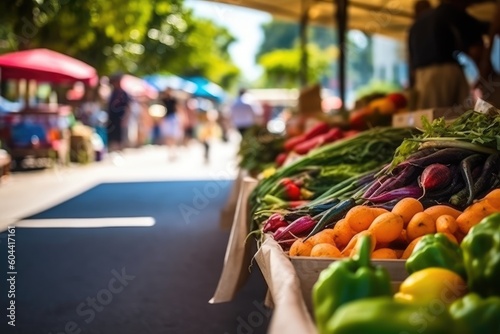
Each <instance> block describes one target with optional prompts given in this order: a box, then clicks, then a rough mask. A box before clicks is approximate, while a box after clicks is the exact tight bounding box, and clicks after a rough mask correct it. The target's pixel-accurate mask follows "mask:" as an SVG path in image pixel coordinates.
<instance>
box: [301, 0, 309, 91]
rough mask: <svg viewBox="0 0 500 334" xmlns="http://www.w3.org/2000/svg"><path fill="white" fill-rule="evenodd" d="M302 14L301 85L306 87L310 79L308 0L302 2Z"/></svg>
mask: <svg viewBox="0 0 500 334" xmlns="http://www.w3.org/2000/svg"><path fill="white" fill-rule="evenodd" d="M300 4H301V10H302V15H301V17H300V85H301V87H306V86H307V83H308V80H307V74H308V70H307V67H308V57H307V25H308V24H309V8H310V7H309V3H308V0H302V1H301V2H300Z"/></svg>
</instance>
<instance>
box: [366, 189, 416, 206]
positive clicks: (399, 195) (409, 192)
mask: <svg viewBox="0 0 500 334" xmlns="http://www.w3.org/2000/svg"><path fill="white" fill-rule="evenodd" d="M422 195H423V191H422V188H420V187H419V186H416V185H411V186H406V187H403V188H399V189H394V190H390V191H386V192H384V193H383V194H380V195H377V196H372V197H370V198H366V200H367V201H370V202H372V203H385V202H389V201H392V200H394V199H403V198H405V197H413V198H420V197H422Z"/></svg>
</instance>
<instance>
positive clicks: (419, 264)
mask: <svg viewBox="0 0 500 334" xmlns="http://www.w3.org/2000/svg"><path fill="white" fill-rule="evenodd" d="M405 266H406V271H407V272H408V273H410V274H412V273H414V272H416V271H419V270H421V269H425V268H431V267H439V268H446V269H449V270H451V271H454V272H456V273H457V274H458V275H460V276H462V277H464V278H465V277H466V275H465V268H464V259H463V254H462V249H461V248H460V247H459V246H458V244H456V243H454V242H453V241H451V240H450V239H449V238H448V237H447V236H446V234H444V233H436V234H427V235H425V236H423V237H422V239H420V241H419V242H418V244H417V245H416V246H415V248H414V249H413V251H412V253H411V255H410V257H409V258H408V260H406V263H405Z"/></svg>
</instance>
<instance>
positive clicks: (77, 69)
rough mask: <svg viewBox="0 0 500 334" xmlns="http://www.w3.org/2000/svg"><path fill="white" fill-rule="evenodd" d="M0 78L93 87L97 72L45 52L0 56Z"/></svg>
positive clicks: (50, 52)
mask: <svg viewBox="0 0 500 334" xmlns="http://www.w3.org/2000/svg"><path fill="white" fill-rule="evenodd" d="M0 79H28V80H35V81H38V82H51V83H72V82H76V81H81V82H83V83H84V84H86V85H90V86H95V85H96V84H97V82H98V80H99V77H98V75H97V72H96V70H95V69H94V68H93V67H92V66H90V65H88V64H86V63H84V62H82V61H80V60H78V59H75V58H72V57H69V56H67V55H64V54H62V53H58V52H55V51H51V50H48V49H32V50H25V51H17V52H11V53H7V54H4V55H1V56H0Z"/></svg>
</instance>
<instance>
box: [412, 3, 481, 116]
mask: <svg viewBox="0 0 500 334" xmlns="http://www.w3.org/2000/svg"><path fill="white" fill-rule="evenodd" d="M471 2H472V0H442V1H441V4H440V5H439V6H438V7H436V8H434V9H432V10H429V11H427V12H425V13H424V14H422V15H421V16H420V17H419V18H418V19H417V20H416V21H415V23H414V24H413V25H412V27H411V28H410V32H409V53H410V59H411V64H410V66H411V68H410V70H411V71H414V73H415V90H416V91H417V94H418V102H417V106H416V107H417V109H426V108H438V107H451V106H453V105H456V104H461V103H464V102H465V101H467V99H468V98H469V97H470V96H471V87H470V86H469V83H468V82H467V79H466V77H465V74H464V72H463V69H462V68H461V66H460V64H459V62H458V55H459V54H460V53H461V52H464V53H466V54H467V55H469V57H470V58H471V59H472V60H474V61H475V62H476V63H478V62H479V59H480V55H481V52H482V49H483V39H482V35H483V33H485V32H486V29H487V24H484V23H481V22H480V21H478V20H476V19H475V18H473V17H472V16H470V15H469V14H468V13H467V12H466V8H467V7H468V6H469V4H470V3H471Z"/></svg>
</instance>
